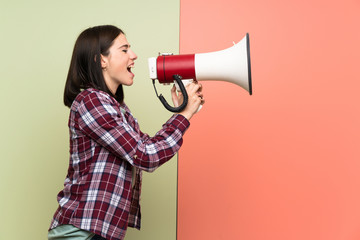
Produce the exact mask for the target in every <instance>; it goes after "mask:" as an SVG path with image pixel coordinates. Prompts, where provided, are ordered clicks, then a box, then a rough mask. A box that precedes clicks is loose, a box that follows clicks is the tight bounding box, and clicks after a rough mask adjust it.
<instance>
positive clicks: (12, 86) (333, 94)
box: [0, 0, 360, 240]
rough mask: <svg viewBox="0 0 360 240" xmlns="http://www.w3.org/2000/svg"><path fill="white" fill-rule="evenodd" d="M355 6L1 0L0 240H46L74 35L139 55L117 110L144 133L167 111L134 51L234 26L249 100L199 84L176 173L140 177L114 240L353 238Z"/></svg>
mask: <svg viewBox="0 0 360 240" xmlns="http://www.w3.org/2000/svg"><path fill="white" fill-rule="evenodd" d="M359 9H360V3H359V1H357V0H344V1H342V2H336V1H330V2H329V1H321V0H312V1H307V0H306V1H298V0H295V1H290V2H289V1H283V0H274V1H258V0H252V1H249V0H241V1H235V0H225V1H218V0H216V1H215V0H207V1H205V0H191V1H190V0H171V1H165V0H152V1H140V0H135V1H127V2H124V1H115V0H111V1H106V2H99V1H93V0H91V1H83V0H81V1H68V0H65V1H61V2H59V1H41V0H34V1H31V2H30V1H21V0H18V1H11V2H6V1H3V2H1V3H0V30H1V40H0V42H1V44H0V52H1V53H2V58H1V59H0V76H1V94H0V104H1V105H0V106H1V120H0V123H1V124H0V131H1V136H2V138H1V142H0V152H1V154H2V157H1V167H0V189H1V198H0V214H1V218H0V239H34V240H35V239H46V231H47V228H48V226H49V223H50V219H51V217H52V214H53V212H54V210H55V208H56V206H57V203H56V194H57V192H58V191H59V190H60V189H61V187H62V183H63V180H64V178H65V174H66V169H67V161H68V132H67V131H68V130H67V126H66V125H67V118H68V109H67V108H66V107H64V106H63V105H62V91H63V86H64V83H65V77H66V74H67V68H68V65H69V61H70V57H71V52H72V48H73V45H74V42H75V40H76V37H77V36H78V34H79V33H80V32H81V31H82V30H83V29H85V28H87V27H90V26H94V25H99V24H114V25H117V26H119V27H121V28H123V29H124V30H125V32H126V33H127V36H128V40H129V41H130V43H131V44H132V46H133V47H132V48H133V50H134V51H135V52H136V53H137V54H138V56H139V59H138V60H137V63H136V68H135V74H136V78H135V84H134V86H132V87H131V88H126V89H125V94H126V102H127V104H128V105H129V106H130V108H131V109H132V111H133V113H134V115H135V116H136V117H137V119H138V120H139V122H140V125H141V126H142V130H143V131H144V132H148V133H149V134H154V133H155V132H156V131H157V130H158V129H159V128H160V127H161V124H162V123H163V122H165V121H166V119H167V118H168V117H169V116H170V115H171V114H170V113H168V112H167V111H166V110H165V109H164V108H163V107H162V106H161V104H160V103H159V101H158V99H157V98H156V97H155V94H154V92H153V89H152V86H151V85H152V84H151V81H150V80H149V78H148V72H147V58H148V57H152V56H156V55H157V54H158V52H174V53H179V52H180V53H193V52H199V53H200V52H209V51H216V50H222V49H224V48H228V47H230V46H231V45H232V42H233V41H235V42H237V41H239V40H240V39H241V38H242V37H243V36H244V35H245V33H246V32H249V33H250V47H251V60H252V62H251V63H252V74H253V90H254V94H253V96H249V95H248V94H247V93H246V92H245V91H244V90H242V89H240V88H239V87H237V86H235V85H231V84H230V83H222V82H204V83H203V85H204V93H205V97H206V105H205V106H204V108H203V109H202V110H201V112H200V114H198V115H197V116H195V117H194V118H193V119H192V123H191V128H190V130H189V131H188V132H187V134H186V136H185V142H184V146H183V148H182V150H181V151H180V153H179V155H178V164H179V165H178V167H177V161H176V158H174V159H173V160H172V161H170V162H169V163H167V164H166V165H164V166H163V167H162V168H160V169H158V170H157V171H156V172H155V173H153V174H145V176H144V183H143V195H142V206H143V208H142V210H143V229H142V230H141V231H140V232H139V231H136V230H130V231H129V233H128V236H127V239H129V240H131V239H157V240H159V239H164V240H169V239H176V238H177V239H179V240H189V239H199V240H201V239H245V240H264V239H267V240H273V239H274V240H275V239H276V240H285V239H286V240H288V239H291V240H300V239H301V240H302V239H308V240H319V239H321V240H322V239H324V240H339V239H341V240H357V239H360V230H359V229H360V223H359V218H360V207H359V204H358V203H359V202H360V191H359V189H360V177H359V172H360V162H359V160H360V146H359V145H360V144H359V143H360V139H359V136H360V127H359V122H360V111H359V110H360V107H359V102H360V95H359V93H358V92H359V89H360V83H359V75H360V74H359V73H360V71H359V67H358V65H359V62H360V47H359V42H360V32H359V31H358V25H359V22H360V15H359V14H358V13H359ZM159 88H160V91H161V92H163V93H166V92H168V91H169V87H160V86H159ZM177 172H178V176H177ZM177 178H178V186H177ZM177 188H178V190H177ZM176 214H177V216H176Z"/></svg>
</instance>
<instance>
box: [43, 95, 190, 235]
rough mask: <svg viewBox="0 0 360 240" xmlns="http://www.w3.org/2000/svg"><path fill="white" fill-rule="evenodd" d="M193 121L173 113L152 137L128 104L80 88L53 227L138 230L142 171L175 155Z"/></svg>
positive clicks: (120, 231) (113, 232) (119, 232)
mask: <svg viewBox="0 0 360 240" xmlns="http://www.w3.org/2000/svg"><path fill="white" fill-rule="evenodd" d="M189 124H190V123H189V121H188V120H187V119H186V118H185V117H183V116H182V115H179V114H175V115H173V116H172V117H171V118H170V119H169V120H168V121H167V122H166V123H165V124H164V125H163V127H162V129H161V130H160V131H159V132H157V133H156V134H155V136H154V137H149V135H147V134H144V133H142V132H141V131H140V129H139V125H138V123H137V120H136V119H135V118H134V117H133V116H132V115H131V113H130V110H129V109H128V107H127V106H126V105H125V104H120V103H118V102H117V101H116V100H115V99H114V98H113V97H111V96H110V95H109V94H107V93H105V92H102V91H100V90H97V89H93V88H89V89H86V90H84V91H82V92H81V93H80V94H79V95H78V96H77V97H76V99H75V100H74V102H73V104H72V106H71V110H70V118H69V129H70V163H69V169H68V174H67V177H66V179H65V183H64V189H63V190H62V191H61V192H60V193H59V194H58V202H59V207H58V209H57V210H56V212H55V214H54V218H53V220H52V222H51V226H50V229H53V228H55V227H57V226H59V225H63V224H72V225H74V226H76V227H78V228H80V229H83V230H86V231H90V232H93V233H96V234H98V235H101V236H102V237H104V238H106V239H108V240H115V239H117V240H118V239H123V238H124V237H125V233H126V229H127V227H128V226H129V227H135V228H137V229H140V204H139V201H140V191H141V171H142V170H144V171H148V172H152V171H154V170H155V169H156V168H158V167H159V166H160V165H162V164H163V163H165V162H166V161H168V160H169V159H170V158H172V157H173V156H174V154H175V153H176V152H177V151H178V150H179V149H180V146H181V145H182V137H183V134H184V133H185V131H186V130H187V128H188V127H189ZM133 176H135V177H133ZM134 180H135V182H132V181H134ZM132 185H133V187H132Z"/></svg>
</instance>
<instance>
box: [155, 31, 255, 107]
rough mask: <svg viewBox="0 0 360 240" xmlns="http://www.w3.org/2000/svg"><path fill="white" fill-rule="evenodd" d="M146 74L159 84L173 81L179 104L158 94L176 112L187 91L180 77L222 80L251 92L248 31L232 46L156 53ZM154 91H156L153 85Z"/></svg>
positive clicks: (199, 79) (184, 104) (198, 79)
mask: <svg viewBox="0 0 360 240" xmlns="http://www.w3.org/2000/svg"><path fill="white" fill-rule="evenodd" d="M148 63H149V72H150V78H151V79H152V80H153V84H154V88H155V80H156V79H157V80H158V81H159V83H161V84H170V83H172V82H174V81H175V83H177V85H178V86H179V88H180V90H181V92H182V94H183V95H184V101H183V103H182V105H181V106H179V107H176V108H175V107H172V106H170V105H169V104H168V103H167V102H166V100H165V98H164V97H163V96H162V95H161V94H160V96H159V95H158V97H159V99H160V101H161V102H162V103H163V105H164V107H165V108H166V109H167V110H169V111H171V112H180V111H182V110H183V109H184V108H185V107H186V105H187V94H186V90H185V86H184V83H183V82H184V81H183V79H194V80H197V81H225V82H230V83H233V84H236V85H238V86H240V87H242V88H243V89H245V90H246V91H247V92H249V94H250V95H252V82H251V66H250V40H249V34H248V33H247V34H246V36H245V37H244V38H243V39H242V40H241V41H240V42H238V43H237V44H234V46H232V47H229V48H227V49H224V50H221V51H216V52H209V53H197V54H180V55H172V54H160V55H159V56H158V57H153V58H149V59H148ZM155 92H156V94H157V91H156V88H155Z"/></svg>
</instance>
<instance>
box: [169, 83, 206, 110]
mask: <svg viewBox="0 0 360 240" xmlns="http://www.w3.org/2000/svg"><path fill="white" fill-rule="evenodd" d="M181 82H182V83H183V84H184V86H185V87H186V86H187V85H189V84H190V83H192V82H194V80H193V79H183V80H181ZM175 87H176V90H177V91H180V87H179V85H178V84H177V83H176V82H175ZM201 108H202V105H200V106H199V108H198V109H197V111H196V112H199V111H200V110H201Z"/></svg>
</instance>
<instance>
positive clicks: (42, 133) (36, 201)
mask: <svg viewBox="0 0 360 240" xmlns="http://www.w3.org/2000/svg"><path fill="white" fill-rule="evenodd" d="M179 1H180V0H171V1H169V0H152V1H146V0H143V1H136V0H133V1H119V0H118V1H84V0H82V1H68V0H66V1H40V0H32V1H25V0H24V1H16V0H14V1H1V3H0V32H1V33H0V34H1V35H0V36H1V38H0V39H1V40H0V42H1V44H0V52H1V56H2V57H1V58H0V76H1V88H0V89H1V94H0V104H1V120H0V121H1V124H0V130H1V140H0V141H1V144H0V146H1V158H0V159H1V167H0V189H1V198H0V215H1V218H0V239H46V234H47V228H48V226H49V224H50V221H51V218H52V215H53V213H54V211H55V209H56V207H57V202H56V195H57V193H58V192H59V191H60V190H61V188H62V184H63V181H64V178H65V175H66V170H67V165H68V157H69V155H68V129H67V120H68V109H67V108H66V107H65V106H64V105H63V104H62V93H63V87H64V83H65V77H66V74H67V69H68V66H69V63H70V57H71V53H72V48H73V45H74V42H75V40H76V38H77V36H78V34H79V33H80V32H81V31H82V30H84V29H85V28H87V27H90V26H94V25H100V24H113V25H116V26H118V27H120V28H122V29H123V30H124V31H125V32H126V34H127V38H128V40H129V42H130V43H131V44H132V49H133V50H134V51H135V52H136V53H137V55H138V57H139V58H138V60H137V61H136V64H135V65H136V68H135V71H134V72H135V75H136V77H135V83H134V85H133V86H132V87H130V88H129V87H127V88H125V94H126V95H125V101H126V102H127V104H128V105H129V107H130V108H131V109H132V111H133V114H134V115H135V117H137V119H138V120H139V123H140V126H141V128H142V130H143V131H144V132H147V133H149V134H150V135H153V134H155V132H156V131H157V130H159V129H160V127H161V125H162V123H163V122H165V121H166V120H167V118H168V117H170V115H171V114H170V113H169V112H167V111H166V110H165V109H164V108H163V107H162V106H161V104H160V102H159V101H158V99H157V98H156V96H155V93H154V91H153V88H152V83H151V81H150V79H149V78H148V72H147V58H148V57H152V56H156V55H157V54H158V52H161V51H162V52H174V53H178V47H179V5H180V2H179ZM158 86H159V85H158ZM160 91H162V92H164V91H166V92H170V87H163V86H161V87H160ZM167 96H169V94H167ZM176 165H177V164H176V159H175V158H174V159H173V160H172V161H170V162H169V163H167V164H165V165H164V166H163V167H162V168H160V169H158V170H157V171H155V172H154V173H152V174H147V173H144V179H143V194H142V215H143V221H142V230H141V231H137V230H132V229H130V230H129V231H128V235H127V238H126V239H130V240H131V239H157V240H159V239H166V240H168V239H175V238H176V172H177V166H176Z"/></svg>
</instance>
